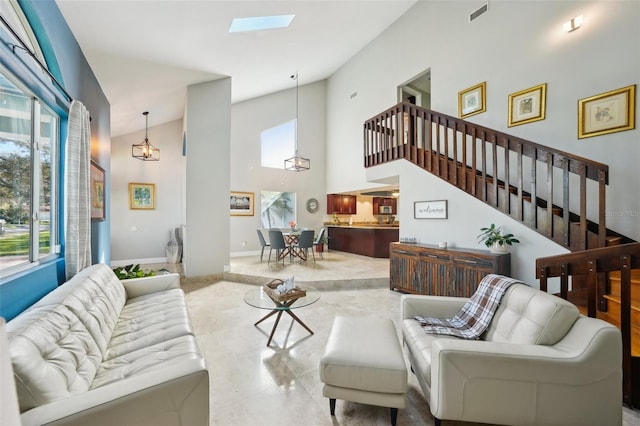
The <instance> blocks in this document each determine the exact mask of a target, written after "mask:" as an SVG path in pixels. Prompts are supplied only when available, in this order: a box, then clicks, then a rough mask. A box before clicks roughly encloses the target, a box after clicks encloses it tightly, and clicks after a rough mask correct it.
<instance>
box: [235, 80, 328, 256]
mask: <svg viewBox="0 0 640 426" xmlns="http://www.w3.org/2000/svg"><path fill="white" fill-rule="evenodd" d="M295 95H296V94H295V88H294V89H289V90H284V91H281V92H277V93H273V94H270V95H266V96H262V97H259V98H255V99H252V100H249V101H246V102H240V103H237V104H234V105H233V106H232V107H231V112H232V113H231V141H232V143H231V170H230V176H231V190H232V191H241V192H253V193H254V194H255V206H254V215H253V216H231V218H230V224H231V226H230V228H231V237H230V244H231V253H232V255H241V254H248V253H254V252H256V251H258V250H259V249H260V244H259V242H258V237H257V235H256V229H258V228H260V227H261V225H260V191H261V190H271V191H283V192H295V193H296V212H297V221H298V226H300V227H307V228H309V229H315V230H316V231H317V230H319V228H320V227H321V226H322V223H323V215H324V212H325V211H326V209H327V204H326V203H327V197H326V191H325V167H326V163H325V156H326V154H325V145H326V134H325V128H326V83H325V81H320V82H316V83H313V84H307V85H302V86H300V87H299V96H298V101H299V107H298V150H299V153H300V155H302V156H303V157H307V158H309V159H310V160H311V169H310V170H308V171H305V172H291V171H286V170H284V158H283V159H282V167H283V168H282V169H274V168H263V167H261V165H260V164H261V140H260V133H261V132H262V131H264V130H267V129H270V128H272V127H274V126H277V125H280V124H282V123H285V122H287V121H290V120H293V119H295V117H296V108H295V106H296V104H295V101H296V98H295ZM291 156H293V152H292V153H291ZM309 198H316V199H317V200H318V201H319V203H320V208H319V209H318V211H317V212H316V213H309V212H307V210H306V203H307V200H308V199H309ZM227 208H228V206H227ZM227 214H228V213H227ZM265 237H267V238H268V236H267V235H266V233H265Z"/></svg>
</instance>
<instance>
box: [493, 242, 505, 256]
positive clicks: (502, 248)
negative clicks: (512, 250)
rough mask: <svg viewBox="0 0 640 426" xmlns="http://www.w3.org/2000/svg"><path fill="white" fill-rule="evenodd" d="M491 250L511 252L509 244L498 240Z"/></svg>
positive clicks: (501, 252) (494, 251)
mask: <svg viewBox="0 0 640 426" xmlns="http://www.w3.org/2000/svg"><path fill="white" fill-rule="evenodd" d="M490 251H491V253H496V254H504V253H509V246H508V245H507V244H503V245H500V244H498V243H497V242H496V243H493V245H492V246H491V249H490Z"/></svg>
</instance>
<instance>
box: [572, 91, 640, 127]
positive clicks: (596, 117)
mask: <svg viewBox="0 0 640 426" xmlns="http://www.w3.org/2000/svg"><path fill="white" fill-rule="evenodd" d="M635 117H636V85H635V84H634V85H631V86H627V87H623V88H621V89H616V90H612V91H610V92H606V93H601V94H599V95H595V96H591V97H590V98H585V99H580V100H579V101H578V138H579V139H582V138H589V137H592V136H600V135H606V134H607V133H614V132H621V131H623V130H631V129H635V127H636V122H635Z"/></svg>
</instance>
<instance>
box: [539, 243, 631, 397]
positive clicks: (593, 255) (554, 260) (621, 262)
mask: <svg viewBox="0 0 640 426" xmlns="http://www.w3.org/2000/svg"><path fill="white" fill-rule="evenodd" d="M634 269H635V270H637V269H640V243H631V244H622V245H618V246H612V247H603V248H599V249H594V250H585V251H581V252H575V253H568V254H563V255H559V256H551V257H543V258H539V259H537V260H536V277H537V278H538V279H539V280H540V290H542V291H547V290H548V287H549V278H553V277H559V278H560V283H559V288H560V296H561V297H563V298H565V299H566V298H567V295H568V292H569V278H570V277H571V280H572V281H573V279H575V278H578V279H581V280H586V282H587V314H588V315H589V316H590V317H597V316H598V313H597V309H596V308H597V302H598V298H599V296H598V294H599V293H600V292H602V290H601V289H599V288H598V287H599V286H600V285H601V283H602V280H599V279H598V276H599V275H600V274H608V273H611V272H615V271H619V276H620V290H619V291H620V296H619V297H620V318H619V324H620V326H619V327H620V331H621V333H622V358H623V359H622V369H623V391H622V392H623V401H624V403H625V404H627V405H629V406H636V407H638V406H640V357H636V356H633V355H632V351H631V348H632V323H631V277H632V270H634ZM604 292H606V293H608V290H604Z"/></svg>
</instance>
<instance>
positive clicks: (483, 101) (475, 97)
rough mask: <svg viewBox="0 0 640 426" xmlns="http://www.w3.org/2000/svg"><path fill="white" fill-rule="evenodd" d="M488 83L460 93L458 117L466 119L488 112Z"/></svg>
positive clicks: (484, 82)
mask: <svg viewBox="0 0 640 426" xmlns="http://www.w3.org/2000/svg"><path fill="white" fill-rule="evenodd" d="M486 92H487V82H486V81H483V82H482V83H480V84H476V85H475V86H472V87H469V88H467V89H464V90H461V91H460V92H458V116H459V117H460V118H465V117H469V116H472V115H474V114H480V113H481V112H485V111H486V110H487V95H486Z"/></svg>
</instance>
